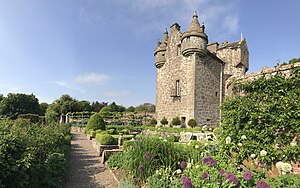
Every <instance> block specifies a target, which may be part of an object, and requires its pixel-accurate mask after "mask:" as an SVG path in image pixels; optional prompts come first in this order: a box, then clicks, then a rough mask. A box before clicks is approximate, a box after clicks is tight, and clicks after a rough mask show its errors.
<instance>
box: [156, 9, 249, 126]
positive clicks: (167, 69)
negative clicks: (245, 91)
mask: <svg viewBox="0 0 300 188" xmlns="http://www.w3.org/2000/svg"><path fill="white" fill-rule="evenodd" d="M204 30H205V26H204V24H201V25H200V24H199V21H198V16H197V13H196V12H195V13H194V15H193V18H192V23H191V24H190V26H189V28H188V30H187V31H186V32H184V33H182V32H181V31H180V26H179V25H178V24H177V23H174V24H173V25H172V26H171V32H170V36H169V33H168V31H167V29H166V30H165V32H164V35H163V38H162V40H161V41H159V40H158V42H157V48H156V49H155V51H154V56H155V66H156V113H157V121H158V122H160V121H161V119H162V118H163V117H166V118H167V120H168V121H169V123H170V122H171V121H172V119H173V118H174V117H179V118H180V119H181V123H182V125H186V124H187V122H188V120H189V119H195V120H196V121H197V123H198V124H199V125H202V126H203V125H208V126H218V125H219V121H220V103H221V101H222V99H223V97H224V95H225V93H224V92H225V86H226V84H225V82H226V80H227V79H228V78H229V77H232V76H237V77H238V76H240V75H242V74H244V73H245V71H246V70H247V69H248V50H247V44H246V41H245V40H243V41H240V42H234V43H226V44H225V43H224V44H222V45H221V46H219V45H218V44H217V43H213V44H208V37H207V35H206V34H205V32H204ZM245 54H246V55H247V57H245Z"/></svg>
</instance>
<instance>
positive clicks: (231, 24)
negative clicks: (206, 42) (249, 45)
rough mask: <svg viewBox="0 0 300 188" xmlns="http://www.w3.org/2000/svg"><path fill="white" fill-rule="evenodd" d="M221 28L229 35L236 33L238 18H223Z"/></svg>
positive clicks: (231, 16)
mask: <svg viewBox="0 0 300 188" xmlns="http://www.w3.org/2000/svg"><path fill="white" fill-rule="evenodd" d="M223 27H224V28H226V29H227V30H228V31H229V32H230V33H236V32H238V29H239V18H238V16H237V15H228V16H226V18H225V21H224V24H223Z"/></svg>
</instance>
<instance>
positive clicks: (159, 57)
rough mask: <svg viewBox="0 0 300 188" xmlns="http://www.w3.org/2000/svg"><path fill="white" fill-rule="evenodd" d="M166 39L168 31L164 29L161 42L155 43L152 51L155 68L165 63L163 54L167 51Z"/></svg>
mask: <svg viewBox="0 0 300 188" xmlns="http://www.w3.org/2000/svg"><path fill="white" fill-rule="evenodd" d="M168 39H169V37H168V30H167V29H166V30H165V32H164V36H163V39H162V41H161V42H160V41H159V40H158V41H157V48H156V49H155V50H154V56H155V66H156V68H161V67H162V66H163V65H164V64H165V63H166V57H165V54H166V51H167V44H168Z"/></svg>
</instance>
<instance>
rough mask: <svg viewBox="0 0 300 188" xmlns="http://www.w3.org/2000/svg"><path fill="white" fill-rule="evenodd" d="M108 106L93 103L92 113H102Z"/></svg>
mask: <svg viewBox="0 0 300 188" xmlns="http://www.w3.org/2000/svg"><path fill="white" fill-rule="evenodd" d="M105 106H106V105H105V104H104V103H99V102H98V101H96V102H92V104H91V111H92V112H100V110H101V109H102V108H103V107H105Z"/></svg>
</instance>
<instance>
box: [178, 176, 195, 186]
mask: <svg viewBox="0 0 300 188" xmlns="http://www.w3.org/2000/svg"><path fill="white" fill-rule="evenodd" d="M181 181H182V183H183V185H184V188H193V185H192V181H191V179H190V178H188V177H184V176H183V177H182V178H181Z"/></svg>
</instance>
